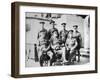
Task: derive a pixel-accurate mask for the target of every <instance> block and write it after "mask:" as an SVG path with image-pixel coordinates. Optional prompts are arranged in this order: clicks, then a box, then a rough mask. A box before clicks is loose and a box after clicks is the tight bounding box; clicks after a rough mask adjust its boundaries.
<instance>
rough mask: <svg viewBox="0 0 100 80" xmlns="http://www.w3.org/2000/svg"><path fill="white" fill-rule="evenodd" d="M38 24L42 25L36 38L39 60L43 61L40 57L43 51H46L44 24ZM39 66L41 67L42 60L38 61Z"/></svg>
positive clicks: (46, 41)
mask: <svg viewBox="0 0 100 80" xmlns="http://www.w3.org/2000/svg"><path fill="white" fill-rule="evenodd" d="M40 24H42V30H40V31H39V33H38V37H37V39H38V56H39V60H40V59H43V58H40V57H41V56H42V54H43V52H44V50H45V52H46V53H47V49H48V44H47V43H48V40H47V30H46V29H45V28H44V24H45V22H40ZM40 66H43V60H40Z"/></svg>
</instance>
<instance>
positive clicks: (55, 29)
mask: <svg viewBox="0 0 100 80" xmlns="http://www.w3.org/2000/svg"><path fill="white" fill-rule="evenodd" d="M50 24H51V25H52V28H51V29H50V30H49V32H48V39H49V40H50V38H51V37H52V35H53V32H54V31H56V32H57V33H58V29H57V28H55V25H56V24H55V21H53V20H51V22H50Z"/></svg>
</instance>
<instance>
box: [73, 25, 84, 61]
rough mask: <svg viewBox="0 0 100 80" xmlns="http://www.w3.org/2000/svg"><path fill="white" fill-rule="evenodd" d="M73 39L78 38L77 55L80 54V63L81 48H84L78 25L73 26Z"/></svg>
mask: <svg viewBox="0 0 100 80" xmlns="http://www.w3.org/2000/svg"><path fill="white" fill-rule="evenodd" d="M73 28H74V30H73V37H74V38H76V40H77V42H78V45H77V48H76V49H77V53H78V62H80V48H81V47H82V37H81V33H80V32H79V31H78V25H74V26H73Z"/></svg>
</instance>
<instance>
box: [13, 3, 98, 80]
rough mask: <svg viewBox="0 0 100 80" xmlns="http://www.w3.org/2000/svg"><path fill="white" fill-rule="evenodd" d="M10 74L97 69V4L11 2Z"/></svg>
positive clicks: (17, 75) (21, 74) (58, 72)
mask: <svg viewBox="0 0 100 80" xmlns="http://www.w3.org/2000/svg"><path fill="white" fill-rule="evenodd" d="M11 30H12V56H11V59H12V60H11V61H12V70H11V71H12V76H13V77H17V78H19V77H40V76H56V75H70V74H86V73H97V7H94V6H81V5H63V4H62V5H60V4H45V3H27V2H14V3H12V29H11Z"/></svg>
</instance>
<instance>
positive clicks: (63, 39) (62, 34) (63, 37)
mask: <svg viewBox="0 0 100 80" xmlns="http://www.w3.org/2000/svg"><path fill="white" fill-rule="evenodd" d="M61 25H62V26H63V30H61V31H60V40H61V44H62V46H65V42H66V38H67V35H68V31H67V30H66V23H62V24H61Z"/></svg>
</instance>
